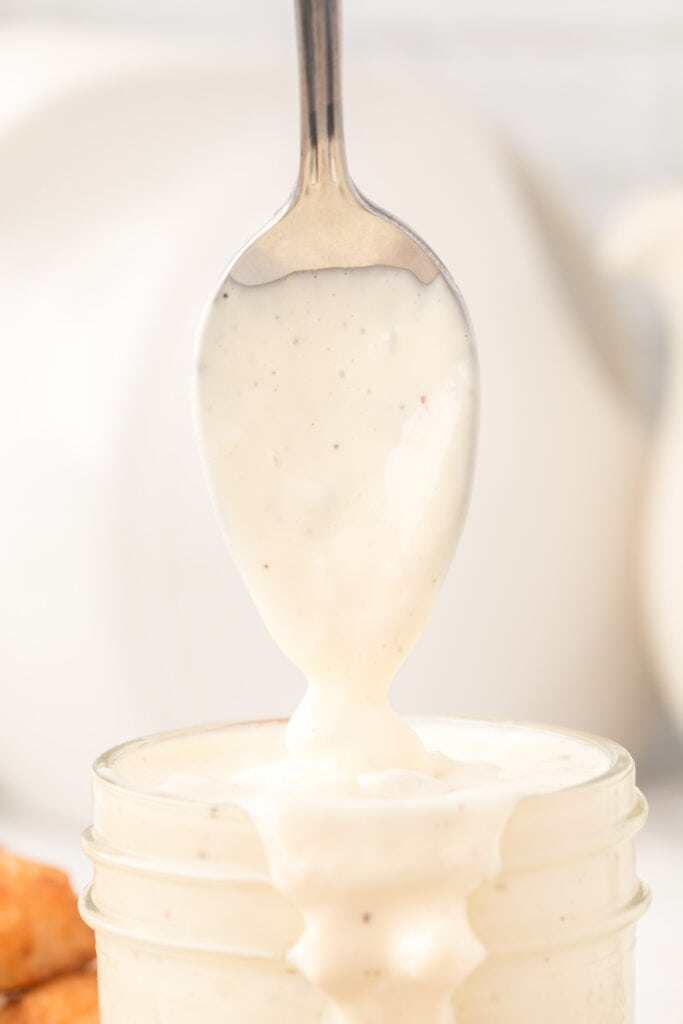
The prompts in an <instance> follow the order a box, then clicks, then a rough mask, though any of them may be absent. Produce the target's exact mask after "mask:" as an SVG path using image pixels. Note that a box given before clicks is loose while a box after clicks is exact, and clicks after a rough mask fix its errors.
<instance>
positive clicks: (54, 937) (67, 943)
mask: <svg viewBox="0 0 683 1024" xmlns="http://www.w3.org/2000/svg"><path fill="white" fill-rule="evenodd" d="M94 956H95V938H94V935H93V932H92V931H91V929H90V928H88V926H87V925H86V924H85V923H84V922H83V921H82V920H81V918H80V917H79V914H78V906H77V901H76V896H75V895H74V892H73V890H72V888H71V885H70V883H69V879H68V878H67V876H66V874H65V873H64V872H63V871H60V870H59V869H58V868H53V867H48V866H47V865H45V864H34V863H32V862H31V861H26V860H23V859H22V858H21V857H15V856H13V854H11V853H8V852H7V851H5V850H0V992H1V991H3V990H5V991H7V990H12V989H19V988H26V987H28V986H30V985H35V984H36V983H37V982H39V981H45V980H46V979H47V978H52V977H54V976H55V975H56V974H62V973H64V972H65V971H72V970H76V969H78V968H80V967H83V966H84V965H85V964H86V963H88V961H90V960H92V959H93V958H94ZM12 1019H13V1018H12Z"/></svg>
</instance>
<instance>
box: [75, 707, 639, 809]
mask: <svg viewBox="0 0 683 1024" xmlns="http://www.w3.org/2000/svg"><path fill="white" fill-rule="evenodd" d="M406 719H407V721H408V722H409V723H410V724H412V725H417V726H419V725H420V724H423V725H430V724H433V725H435V726H436V725H446V726H447V725H449V724H451V723H452V724H460V725H464V726H465V727H467V725H472V726H473V727H483V728H493V729H514V730H529V731H532V732H534V733H535V734H538V733H539V732H540V733H547V734H549V735H555V736H558V737H564V738H566V739H570V740H571V739H574V740H577V741H580V742H583V743H586V744H589V745H591V746H593V747H594V748H596V750H598V751H600V752H602V753H603V754H604V755H605V756H606V759H607V763H606V766H605V768H604V769H603V770H600V771H598V772H596V774H594V775H590V776H589V777H587V778H585V779H581V780H580V781H578V782H574V783H569V784H567V785H562V786H560V787H557V788H554V789H551V790H548V791H537V792H533V793H530V794H528V795H526V796H523V797H521V800H522V801H526V800H533V801H536V800H541V801H543V800H546V799H552V798H554V797H556V796H557V795H558V793H562V794H568V793H572V792H576V791H585V790H590V789H592V788H594V787H595V788H597V787H600V786H602V785H604V784H605V783H608V782H617V781H618V780H619V779H621V778H623V777H625V776H626V775H628V774H630V773H631V772H632V771H633V769H634V762H633V758H632V757H631V755H630V754H629V752H628V751H627V750H626V749H625V748H624V747H623V746H621V744H619V743H617V742H616V741H614V740H611V739H607V738H605V737H603V736H599V735H597V734H595V733H590V732H584V731H582V730H577V729H570V728H566V727H563V726H556V725H548V724H546V723H543V722H532V721H527V720H521V719H508V718H485V717H478V716H468V715H447V714H439V715H408V716H406ZM286 723H287V719H285V718H263V719H259V718H254V719H235V720H228V721H223V722H212V723H204V724H199V725H194V726H189V727H184V728H179V729H171V730H164V731H161V732H155V733H150V734H148V735H145V736H141V737H138V738H136V739H133V740H127V741H125V742H123V743H119V744H117V745H116V746H113V747H110V748H109V749H108V750H105V751H104V752H103V753H102V754H100V756H99V757H98V758H97V759H96V760H95V761H94V763H93V765H92V773H93V776H94V777H95V778H96V779H97V782H98V785H104V786H106V787H107V788H113V789H115V790H117V791H120V792H122V793H124V794H125V796H126V798H133V799H136V798H137V799H140V800H144V801H145V802H149V803H151V804H157V805H159V806H167V807H183V808H184V809H186V810H187V811H191V810H192V809H194V808H197V809H199V808H204V807H205V806H206V801H205V800H198V799H196V798H193V797H187V796H181V795H178V794H176V793H165V792H159V790H158V788H157V787H156V786H155V785H149V784H146V783H144V782H140V781H134V780H132V779H130V778H127V777H125V776H124V775H123V774H121V773H120V772H119V771H117V768H116V765H117V762H118V761H119V760H120V759H121V758H122V757H124V756H125V755H127V754H130V753H133V752H139V751H144V750H145V749H146V748H150V749H151V748H153V747H155V746H157V745H159V744H163V743H166V742H172V741H173V740H175V739H181V738H186V737H192V736H199V735H201V734H203V733H205V734H213V733H218V732H225V731H229V732H231V733H232V731H233V730H237V729H248V728H252V727H265V728H267V727H273V726H282V727H284V726H285V725H286ZM221 806H222V810H223V812H224V811H225V810H226V809H228V808H230V807H233V806H234V808H235V810H238V806H239V805H238V803H237V801H235V802H234V803H233V802H231V801H229V800H226V801H223V802H221Z"/></svg>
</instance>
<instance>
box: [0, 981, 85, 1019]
mask: <svg viewBox="0 0 683 1024" xmlns="http://www.w3.org/2000/svg"><path fill="white" fill-rule="evenodd" d="M99 1019H100V1015H99V1011H98V1009H97V975H96V974H95V972H94V971H91V970H88V971H79V972H77V973H75V974H63V975H62V976H61V978H55V979H54V980H53V981H45V982H43V984H42V985H38V986H36V988H33V989H31V991H30V992H27V993H26V995H24V996H22V997H21V999H17V1000H16V1001H15V1002H12V1003H10V1004H9V1006H6V1007H5V1009H4V1010H0V1024H98V1022H99Z"/></svg>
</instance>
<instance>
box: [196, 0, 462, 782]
mask: <svg viewBox="0 0 683 1024" xmlns="http://www.w3.org/2000/svg"><path fill="white" fill-rule="evenodd" d="M296 12H297V23H298V43H299V61H300V91H301V155H300V168H299V176H298V181H297V183H296V187H295V189H294V192H293V195H292V197H291V199H290V200H289V202H288V203H287V205H286V206H285V207H284V209H283V210H281V211H280V212H279V213H278V214H277V215H276V217H275V218H274V220H273V221H272V222H271V223H270V224H269V225H268V226H267V227H266V228H265V229H264V230H263V231H262V232H261V233H260V234H259V235H258V236H257V237H256V238H255V239H254V240H253V241H251V242H250V243H249V244H248V245H247V246H246V247H245V248H244V249H243V250H242V251H241V252H240V253H239V254H238V255H237V256H236V257H235V258H234V260H233V262H232V263H231V264H230V266H229V267H228V270H227V271H226V273H225V275H224V276H223V279H222V281H221V284H220V287H219V288H218V291H217V293H216V296H215V298H214V300H213V302H212V304H211V305H210V307H209V310H208V313H207V315H206V318H205V321H204V325H203V328H202V330H201V335H200V342H199V353H198V364H197V387H196V413H197V420H198V424H199V434H200V447H201V448H202V450H203V454H204V460H205V465H206V469H207V472H208V478H209V485H210V489H211V490H212V493H213V496H214V499H215V502H216V505H217V509H218V513H219V518H220V519H221V520H222V523H223V527H224V530H225V533H226V537H227V539H228V543H229V545H230V546H231V548H232V552H233V556H234V558H235V560H236V561H237V564H238V566H239V568H240V570H241V572H242V574H243V576H244V578H245V581H246V583H247V586H248V588H249V590H250V592H251V594H252V597H253V598H254V600H255V603H256V605H257V607H258V608H259V610H260V612H261V614H262V617H263V618H264V620H265V622H266V624H267V625H268V627H269V629H270V632H271V634H272V635H273V636H274V637H275V639H276V640H277V641H278V642H279V643H280V646H281V647H282V648H283V649H284V650H285V652H286V653H287V654H288V655H289V656H290V657H291V658H292V660H293V661H295V663H297V664H298V665H299V666H300V667H301V668H302V669H303V670H304V671H305V672H306V674H307V676H308V679H309V691H308V694H307V697H306V698H305V700H304V702H303V704H302V705H301V706H300V708H299V710H298V711H297V713H296V714H295V716H294V719H293V720H292V725H291V726H290V738H291V737H292V736H295V735H296V739H294V740H292V743H293V745H294V746H298V748H300V749H303V748H304V747H305V748H306V750H307V751H308V753H310V751H311V749H313V748H315V750H316V751H317V756H319V757H321V758H324V757H326V756H328V755H329V756H334V757H337V756H338V755H339V756H340V757H341V754H340V753H339V751H340V750H341V749H342V748H345V753H344V756H346V757H347V759H348V757H353V756H356V755H357V756H358V757H359V758H361V760H362V762H363V767H368V766H371V767H381V766H382V764H384V763H393V762H392V758H393V759H394V761H395V762H396V763H398V759H399V758H401V759H402V761H403V763H406V762H407V761H410V762H411V763H413V764H416V763H418V762H419V761H420V754H419V753H418V752H417V747H416V745H415V743H414V742H413V739H414V737H413V735H412V732H411V730H409V729H408V727H407V726H405V725H404V723H402V722H399V719H398V716H394V713H393V712H391V711H390V709H389V708H388V703H387V693H388V688H389V683H390V681H391V678H392V676H393V674H394V672H395V671H396V669H397V668H398V666H399V665H400V663H401V661H403V659H404V658H405V656H406V655H407V653H408V651H409V650H410V648H411V647H412V646H413V644H414V643H415V641H416V639H417V637H418V635H419V633H420V631H421V629H422V626H423V625H424V622H425V621H426V618H427V616H428V613H429V611H430V609H431V604H432V602H433V600H434V596H435V594H436V592H437V589H438V587H437V584H438V583H440V582H441V580H442V578H443V576H444V575H445V572H446V569H447V566H448V562H449V561H450V558H451V555H452V552H453V550H454V548H455V544H456V541H457V538H458V535H459V532H460V529H461V526H462V521H463V518H464V512H465V507H466V503H467V497H468V493H469V485H470V478H471V470H472V464H473V452H474V440H475V434H476V418H477V401H476V361H475V355H474V347H473V342H472V335H471V330H470V328H469V323H468V318H467V313H466V311H465V308H464V305H463V303H462V300H461V298H460V295H459V293H458V291H457V289H456V287H455V285H454V284H453V281H452V280H451V278H450V276H449V275H448V273H447V271H446V270H445V268H444V267H443V265H442V264H441V263H440V262H439V260H438V259H437V257H436V256H435V255H434V254H433V253H432V252H431V250H430V249H429V248H428V247H427V246H426V245H425V243H424V242H422V241H421V240H420V239H419V238H418V237H417V235H415V234H414V233H413V232H412V231H411V230H410V229H408V228H406V227H405V226H404V225H402V224H401V223H400V222H399V221H398V220H396V219H395V218H394V217H392V216H390V215H389V214H387V213H385V212H384V211H382V210H380V209H379V208H378V207H376V206H374V205H373V204H372V203H370V202H368V200H366V199H365V198H364V197H363V196H362V195H361V194H360V193H359V191H358V190H357V188H356V187H355V185H354V183H353V181H352V180H351V177H350V176H349V172H348V169H347V165H346V157H345V150H344V140H343V133H342V116H341V90H340V68H339V65H340V60H339V4H338V0H297V3H296ZM361 706H362V708H363V709H364V711H363V713H362V714H359V710H358V709H359V707H361ZM347 718H348V730H347V732H348V736H347V737H346V740H345V739H344V737H345V727H344V722H345V721H346V719H347ZM390 718H391V722H390V721H389V719H390ZM378 730H381V733H382V745H381V751H378V749H377V748H378V744H377V742H376V738H377V734H378ZM359 733H361V734H362V733H365V734H366V739H367V742H363V737H362V735H361V736H360V738H359ZM392 735H393V736H394V737H395V740H396V742H395V744H394V749H393V752H392V742H391V736H392ZM332 739H334V743H332V742H331V740H332ZM408 747H410V748H411V750H412V754H411V753H410V752H409V751H408V750H407V748H408ZM330 751H333V752H334V753H333V754H330ZM354 752H355V754H354Z"/></svg>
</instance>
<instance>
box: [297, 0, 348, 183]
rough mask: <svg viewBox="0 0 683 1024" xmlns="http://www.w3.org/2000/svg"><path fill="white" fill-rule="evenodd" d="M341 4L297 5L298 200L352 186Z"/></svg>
mask: <svg viewBox="0 0 683 1024" xmlns="http://www.w3.org/2000/svg"><path fill="white" fill-rule="evenodd" d="M340 6H341V4H340V0H296V20H297V32H298V40H299V82H300V92H301V163H300V168H299V181H298V185H297V189H296V194H297V195H300V194H301V193H302V192H308V191H310V190H311V189H312V188H320V187H322V186H324V185H336V186H338V187H342V188H344V187H345V186H348V184H349V183H348V177H347V170H346V156H345V152H344V137H343V127H342V106H341V73H340V63H341V58H340V38H339V37H340Z"/></svg>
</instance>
